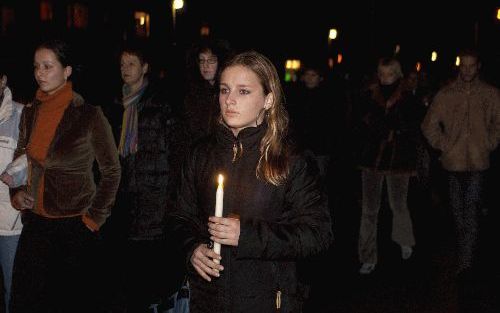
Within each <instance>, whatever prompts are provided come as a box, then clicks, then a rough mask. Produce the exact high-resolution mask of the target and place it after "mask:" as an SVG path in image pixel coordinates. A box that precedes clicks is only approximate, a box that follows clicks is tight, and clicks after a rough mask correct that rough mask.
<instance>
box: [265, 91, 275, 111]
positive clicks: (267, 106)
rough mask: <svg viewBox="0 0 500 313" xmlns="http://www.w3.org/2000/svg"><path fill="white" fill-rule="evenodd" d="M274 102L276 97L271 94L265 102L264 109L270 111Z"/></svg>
mask: <svg viewBox="0 0 500 313" xmlns="http://www.w3.org/2000/svg"><path fill="white" fill-rule="evenodd" d="M273 102H274V95H273V94H272V93H271V92H270V93H268V94H267V96H266V100H265V102H264V109H265V110H269V109H270V108H271V106H272V105H273Z"/></svg>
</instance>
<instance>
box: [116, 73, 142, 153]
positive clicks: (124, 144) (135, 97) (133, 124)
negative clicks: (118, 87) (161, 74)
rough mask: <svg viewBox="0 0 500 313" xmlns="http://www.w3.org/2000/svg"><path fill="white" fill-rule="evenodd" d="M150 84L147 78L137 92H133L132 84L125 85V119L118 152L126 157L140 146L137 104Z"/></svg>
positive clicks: (123, 89)
mask: <svg viewBox="0 0 500 313" xmlns="http://www.w3.org/2000/svg"><path fill="white" fill-rule="evenodd" d="M147 86H148V81H147V80H146V79H145V80H144V83H143V84H142V86H141V88H139V90H137V91H136V92H135V93H132V91H131V90H130V86H128V85H126V84H125V85H123V88H122V94H123V108H124V109H125V111H124V112H123V120H122V131H121V135H120V145H119V146H118V152H120V155H121V156H122V157H126V156H127V155H129V154H134V153H136V152H137V147H138V135H137V129H138V113H137V112H138V110H137V105H138V104H139V101H140V99H141V97H142V95H143V94H144V91H145V90H146V87H147Z"/></svg>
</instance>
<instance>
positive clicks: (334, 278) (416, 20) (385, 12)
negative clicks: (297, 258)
mask: <svg viewBox="0 0 500 313" xmlns="http://www.w3.org/2000/svg"><path fill="white" fill-rule="evenodd" d="M42 3H49V4H50V6H51V8H52V11H51V12H52V16H51V17H50V18H47V19H45V20H43V19H42V18H41V4H42ZM171 4H172V0H110V1H107V0H100V1H96V0H92V1H91V0H89V1H84V0H81V1H71V0H53V1H50V0H30V1H28V0H0V71H1V70H6V71H7V72H8V74H9V81H10V83H9V84H10V85H11V87H13V90H14V96H15V97H17V99H18V100H20V101H23V102H24V101H30V100H31V98H32V97H33V95H34V92H35V88H36V84H35V81H34V78H33V65H32V64H33V52H34V49H35V47H36V46H37V44H39V43H40V42H41V41H43V40H45V39H49V38H53V37H60V38H63V39H65V40H67V41H69V42H70V43H72V44H73V46H74V48H75V50H76V52H77V60H78V61H79V63H80V65H81V66H80V67H79V68H78V69H79V71H78V72H79V73H78V74H79V75H77V76H78V79H77V83H78V84H75V85H76V88H75V89H77V90H79V91H81V92H82V94H83V95H84V96H85V97H86V99H87V100H89V102H91V103H94V104H98V105H106V104H109V103H112V102H109V101H111V97H112V96H114V95H115V94H117V92H118V91H119V90H120V87H121V80H120V75H119V62H118V51H119V48H120V46H121V45H122V44H123V42H124V41H127V40H130V39H134V38H135V37H137V36H138V35H137V28H136V20H135V19H134V12H136V11H144V12H146V13H148V14H149V15H150V19H151V22H150V35H149V36H147V37H144V38H143V39H144V40H145V41H146V42H147V44H148V45H149V47H150V49H151V51H152V53H153V64H152V65H153V70H154V73H155V74H158V75H159V74H160V73H163V75H165V77H166V78H167V81H168V82H173V83H174V84H176V83H178V84H182V82H183V78H184V65H185V52H186V51H187V49H188V48H189V47H190V46H191V44H192V43H194V42H196V41H197V40H199V39H200V37H201V35H200V29H201V27H202V26H207V27H209V29H210V36H213V37H216V38H221V39H225V40H227V41H228V42H229V43H230V44H231V46H232V47H233V48H234V49H236V50H243V49H255V50H257V51H259V52H262V53H264V54H265V55H267V56H268V57H269V58H270V59H271V60H272V61H273V62H274V64H275V65H276V67H277V69H278V71H279V73H280V74H281V75H283V76H284V73H285V66H284V65H285V61H286V60H287V59H299V60H301V61H302V62H304V63H305V64H307V63H311V62H312V63H319V64H322V65H324V66H325V67H326V65H327V60H328V58H329V57H333V56H334V55H336V54H337V53H338V52H340V53H342V55H343V57H344V59H343V63H342V64H336V65H335V66H334V68H333V69H330V71H331V72H332V74H340V75H339V76H340V77H342V78H346V77H348V78H349V80H351V81H352V84H351V85H349V86H351V87H354V88H356V87H359V84H357V83H359V82H360V81H361V80H362V78H363V77H364V76H365V75H370V74H372V73H373V71H374V69H375V66H376V61H377V58H379V57H381V56H388V55H392V54H394V49H395V46H396V45H398V44H399V45H400V47H401V50H400V52H399V54H398V58H399V59H400V60H401V61H402V65H403V67H404V70H406V71H408V70H409V69H411V68H414V66H415V64H416V62H421V64H422V68H423V70H424V71H426V72H428V73H429V74H430V75H431V76H434V78H435V79H436V80H440V81H444V80H445V79H447V78H449V77H451V75H453V74H454V71H455V66H454V62H455V57H456V55H457V52H458V50H459V49H461V48H464V47H471V46H475V47H476V48H478V50H479V52H480V53H481V55H482V65H483V66H482V75H483V77H484V78H485V79H486V81H488V82H490V83H492V84H493V85H495V86H497V87H500V45H498V39H499V38H500V21H499V20H497V19H496V11H497V8H500V1H499V0H496V1H495V0H475V1H469V0H462V1H449V0H443V1H439V0H419V1H417V0H400V1H389V0H385V1H382V0H363V1H353V0H345V1H337V0H335V1H331V0H330V1H329V0H306V1H301V0H293V1H292V0H289V1H280V0H274V1H273V0H267V1H265V0H253V1H252V0H241V1H240V0H232V1H231V0H185V2H184V8H183V9H181V10H180V11H178V12H177V14H176V28H175V31H174V30H173V27H172V10H171ZM74 5H79V6H80V7H83V8H85V9H86V10H87V13H88V15H87V16H88V19H87V22H86V23H85V26H84V27H75V26H74V25H73V24H72V20H71V18H70V17H69V14H68V12H69V8H71V7H72V6H74ZM330 28H337V30H338V31H339V35H338V38H337V39H335V40H334V41H332V42H331V43H330V45H329V43H328V39H327V37H328V31H329V29H330ZM433 50H435V51H437V52H438V60H437V61H436V62H434V63H431V62H430V57H431V52H432V51H433ZM347 74H348V75H347ZM283 76H282V77H283ZM285 84H291V83H285ZM168 87H169V89H168V91H169V92H173V93H176V92H178V91H179V90H178V89H176V88H175V87H176V86H175V85H174V86H168ZM493 158H494V162H492V172H491V173H492V174H491V177H489V179H490V180H489V183H490V185H489V190H488V194H489V195H490V196H491V198H492V199H493V200H492V202H490V211H491V213H490V215H489V216H487V217H484V220H483V221H482V222H483V223H484V225H486V227H485V228H484V229H485V230H483V231H484V234H482V235H483V238H486V239H485V240H484V241H482V242H481V249H480V251H481V252H480V257H481V260H482V263H480V267H481V268H482V269H484V276H481V280H478V281H474V282H472V283H470V285H468V288H467V289H466V288H462V289H460V287H459V284H458V283H457V281H456V277H455V276H453V275H454V274H453V273H452V268H453V256H454V248H453V244H454V237H453V236H454V235H453V230H452V225H451V217H450V214H451V213H450V212H449V210H447V207H446V203H445V200H444V199H445V197H446V189H445V188H443V189H439V188H437V192H439V194H438V195H437V197H436V199H432V201H433V202H432V205H429V202H425V201H427V200H426V199H424V198H423V197H420V196H421V194H422V193H420V194H419V191H418V190H417V192H414V193H412V194H410V195H409V202H411V203H410V210H411V213H412V218H414V223H415V230H416V237H417V242H418V244H417V246H416V251H415V252H416V253H415V256H413V257H412V258H411V259H410V260H409V261H408V262H406V263H405V262H402V261H401V259H400V256H399V254H400V251H399V247H397V246H396V244H395V243H393V242H392V241H391V239H390V236H391V234H390V229H391V227H390V226H391V213H390V211H389V209H388V208H387V205H386V207H385V209H383V210H381V213H380V216H379V224H381V225H383V226H381V233H380V234H379V240H380V241H381V242H384V244H383V245H381V247H380V266H378V269H377V271H376V272H375V273H374V274H372V275H370V277H360V275H359V274H358V269H359V267H358V265H359V264H358V260H357V256H356V251H357V250H356V249H357V236H358V231H359V218H360V213H361V209H360V206H359V204H360V202H359V198H360V194H359V189H360V179H359V177H358V176H355V175H353V176H352V177H350V180H345V181H344V180H342V179H340V181H341V182H340V183H339V184H342V185H345V186H343V188H344V189H345V190H347V192H346V193H347V194H346V195H341V196H342V197H344V198H345V200H343V201H345V202H342V203H341V205H339V207H335V208H334V228H335V229H334V232H335V242H334V245H333V248H332V249H331V250H330V251H328V255H327V258H326V259H323V260H322V262H323V263H321V262H318V263H313V264H311V270H312V272H313V274H312V275H311V278H310V279H311V280H312V282H313V289H312V291H311V300H310V302H309V303H308V309H307V310H304V313H312V312H314V313H318V312H328V313H330V312H337V313H338V312H345V313H348V312H349V313H350V312H357V313H359V312H370V313H374V312H380V313H407V312H415V313H418V312H426V313H456V312H460V313H463V312H470V313H480V312H487V313H492V312H495V313H497V312H499V310H498V303H499V302H498V295H499V293H498V282H499V281H500V274H499V271H498V269H499V266H498V263H499V262H500V260H499V258H498V256H496V254H498V253H495V252H496V249H495V248H497V247H498V242H497V241H498V238H499V230H500V228H498V221H499V220H500V219H499V212H500V211H499V210H498V207H499V202H500V201H499V200H498V199H497V198H498V197H497V194H498V192H497V190H498V187H497V186H498V182H499V178H500V174H499V173H500V172H499V171H500V162H499V160H500V153H499V151H498V149H497V151H495V154H494V156H493ZM349 170H350V168H347V170H346V171H347V172H348V171H349ZM353 172H354V170H353ZM433 179H434V177H433ZM435 181H436V184H437V185H438V187H440V188H442V186H443V184H442V182H441V181H440V178H439V177H438V178H437V179H435ZM350 187H352V188H351V190H349V188H350ZM412 191H413V190H412ZM356 193H357V194H356ZM440 201H441V202H440ZM494 254H495V255H494ZM325 260H326V261H325ZM485 277H486V278H485ZM464 305H470V307H471V309H470V310H469V311H464V310H459V306H464ZM495 307H497V309H495Z"/></svg>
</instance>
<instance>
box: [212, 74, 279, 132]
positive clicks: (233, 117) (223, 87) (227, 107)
mask: <svg viewBox="0 0 500 313" xmlns="http://www.w3.org/2000/svg"><path fill="white" fill-rule="evenodd" d="M271 102H272V94H268V95H265V94H264V90H263V88H262V85H261V83H260V80H259V78H258V77H257V75H256V74H255V73H254V72H253V71H251V70H250V69H248V68H246V67H244V66H241V65H235V66H230V67H227V68H226V69H225V70H224V71H223V72H222V74H221V79H220V92H219V105H220V110H221V114H222V118H223V119H224V122H225V123H226V125H228V126H229V128H230V129H231V130H232V131H233V134H234V135H235V136H237V135H238V133H239V131H240V130H242V129H244V128H246V127H255V126H256V125H260V124H261V123H262V121H263V120H264V115H265V110H267V109H269V108H270V107H271Z"/></svg>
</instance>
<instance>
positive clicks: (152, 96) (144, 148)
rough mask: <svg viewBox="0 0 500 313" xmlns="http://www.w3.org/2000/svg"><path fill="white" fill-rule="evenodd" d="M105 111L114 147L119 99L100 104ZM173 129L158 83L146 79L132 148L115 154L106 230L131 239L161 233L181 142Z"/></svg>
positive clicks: (175, 127) (175, 123)
mask: <svg viewBox="0 0 500 313" xmlns="http://www.w3.org/2000/svg"><path fill="white" fill-rule="evenodd" d="M105 113H106V115H107V117H108V119H109V121H110V124H111V126H112V129H113V134H114V136H115V140H116V143H117V145H118V144H119V141H120V133H121V127H122V118H123V106H122V104H121V101H120V100H117V101H116V103H114V104H113V106H112V107H110V108H106V110H105ZM179 128H180V125H179V124H178V118H177V116H176V114H175V113H174V110H173V108H172V106H171V105H170V104H169V103H168V101H167V99H166V97H165V96H164V95H163V94H162V93H160V92H159V85H155V84H153V83H150V84H149V85H148V86H147V87H146V90H145V91H144V94H143V95H142V96H141V99H140V101H139V103H138V138H139V141H138V143H139V146H138V151H137V153H135V154H132V155H128V156H127V157H125V158H123V157H121V156H120V163H121V165H122V179H121V182H120V188H119V190H118V195H117V197H116V205H115V209H114V211H113V213H112V215H111V218H110V225H108V226H109V228H110V230H109V231H110V232H114V234H112V236H119V237H123V236H125V237H127V238H128V239H134V240H152V239H160V238H162V237H164V218H165V214H166V212H167V210H170V209H172V208H171V206H172V205H173V202H172V199H173V197H174V190H175V186H176V185H177V182H176V178H178V175H179V169H180V163H181V158H182V157H183V153H184V152H183V151H185V150H184V147H185V146H186V145H185V142H184V141H185V138H184V137H183V135H182V132H181V131H180V129H179ZM181 155H182V157H181ZM111 229H112V230H111Z"/></svg>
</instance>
